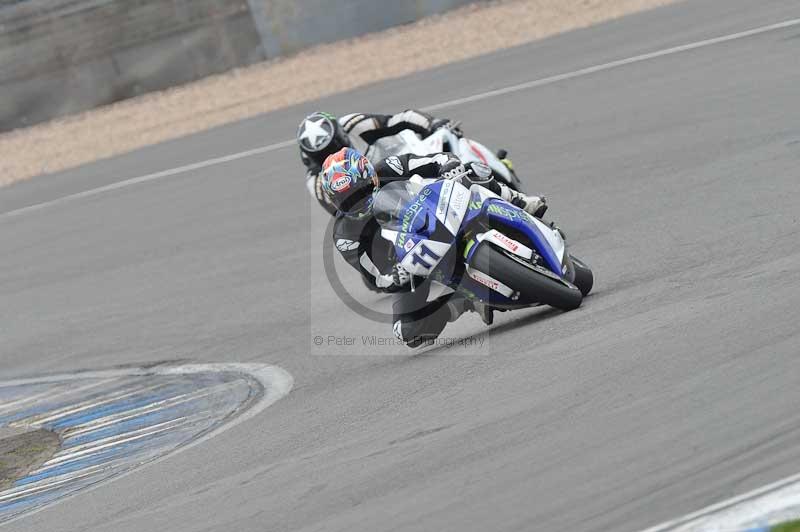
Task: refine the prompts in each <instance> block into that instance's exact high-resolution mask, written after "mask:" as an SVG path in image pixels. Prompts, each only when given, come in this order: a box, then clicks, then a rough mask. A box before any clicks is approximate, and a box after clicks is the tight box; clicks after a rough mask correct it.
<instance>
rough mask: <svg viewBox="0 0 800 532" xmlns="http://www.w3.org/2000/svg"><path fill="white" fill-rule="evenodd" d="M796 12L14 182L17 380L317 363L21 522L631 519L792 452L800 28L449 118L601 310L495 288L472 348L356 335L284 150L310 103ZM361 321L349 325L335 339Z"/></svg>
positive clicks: (10, 239) (407, 523)
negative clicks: (416, 346) (564, 256)
mask: <svg viewBox="0 0 800 532" xmlns="http://www.w3.org/2000/svg"><path fill="white" fill-rule="evenodd" d="M799 17H800V5H798V4H797V2H796V1H794V0H791V1H789V0H785V1H776V0H762V1H759V2H752V1H750V0H697V1H692V2H688V3H684V4H678V5H675V6H672V7H668V8H665V9H661V10H657V11H654V12H651V13H645V14H640V15H636V16H632V17H628V18H626V19H623V20H621V21H617V22H613V23H609V24H604V25H601V26H597V27H595V28H591V29H588V30H582V31H577V32H572V33H568V34H565V35H562V36H559V37H556V38H553V39H549V40H546V41H543V42H540V43H535V44H531V45H527V46H523V47H520V48H515V49H511V50H507V51H503V52H499V53H497V54H492V55H490V56H486V57H482V58H478V59H475V60H471V61H468V62H464V63H458V64H454V65H451V66H448V67H445V68H442V69H439V70H436V71H432V72H423V73H420V74H416V75H414V76H410V77H407V78H403V79H401V80H398V81H395V82H392V83H381V84H377V85H374V86H370V87H366V88H364V89H360V90H357V91H353V92H351V93H349V94H343V95H339V96H336V97H332V98H329V99H326V100H323V101H320V102H315V103H313V104H309V105H305V106H302V107H295V108H291V109H287V110H284V111H280V112H276V113H272V114H269V115H265V116H262V117H259V118H256V119H253V120H248V121H245V122H241V123H238V124H234V125H231V126H227V127H223V128H218V129H215V130H212V131H210V132H206V133H203V134H200V135H196V136H192V137H189V138H186V139H181V140H178V141H173V142H169V143H165V144H163V145H159V146H154V147H152V148H147V149H144V150H140V151H138V152H135V153H133V154H130V155H127V156H123V157H119V158H116V159H113V160H110V161H105V162H101V163H97V164H93V165H90V166H87V167H84V168H81V169H78V170H74V171H70V172H65V173H63V174H59V175H58V176H55V177H50V178H46V179H35V180H33V181H30V182H27V183H23V184H20V185H17V186H14V187H13V188H9V189H4V190H2V192H1V193H0V249H2V250H3V262H2V268H0V301H2V305H0V337H1V338H2V344H0V363H1V364H2V366H0V367H2V377H3V378H4V379H5V378H14V377H19V376H28V375H35V374H37V373H43V372H66V371H70V370H76V369H88V368H91V369H101V368H108V367H113V366H115V365H119V364H134V363H136V364H141V363H148V362H154V361H163V360H191V361H197V362H214V363H218V362H258V363H268V364H275V365H278V366H280V367H282V368H284V369H286V370H287V371H288V372H289V373H291V374H292V375H293V377H294V381H295V387H294V389H293V390H292V392H291V393H290V394H289V396H287V397H286V398H284V399H283V400H281V401H279V402H278V403H276V404H275V405H273V406H272V407H271V408H269V409H268V410H266V411H265V412H263V413H262V414H260V415H259V416H257V417H256V418H254V419H252V420H250V421H249V422H247V423H244V424H242V425H239V426H237V427H235V428H233V429H231V430H229V431H227V432H225V433H224V434H222V435H220V436H218V437H217V438H215V439H213V440H211V441H209V442H207V443H205V444H203V445H200V446H197V447H195V448H192V449H190V450H188V451H186V452H184V453H182V454H180V455H176V456H174V457H172V458H170V459H168V460H165V461H163V462H161V463H159V464H157V465H154V466H151V467H147V468H143V469H141V470H138V471H136V472H134V473H133V474H131V475H129V476H127V477H125V478H123V479H120V480H118V481H115V482H111V483H109V484H107V485H105V486H104V487H102V488H101V489H99V490H95V491H92V492H89V493H85V494H83V495H79V496H77V497H75V498H73V499H70V500H69V501H66V502H63V503H61V504H57V505H55V506H52V507H50V508H48V509H46V510H44V511H42V512H40V513H37V514H35V515H32V516H30V517H28V518H25V519H23V520H20V521H17V522H14V523H12V524H11V525H9V527H8V529H9V530H20V531H34V530H37V531H38V530H47V531H67V530H70V531H71V530H84V531H92V532H94V531H115V532H120V531H140V530H170V531H181V532H184V531H187V532H188V531H218V530H236V531H250V530H252V531H263V530H270V531H289V530H291V531H299V530H302V531H311V530H348V531H351V530H364V531H374V530H475V531H484V530H492V531H499V530H571V531H583V530H598V531H607V530H622V531H625V530H631V531H634V530H638V529H642V528H645V527H648V526H651V525H654V524H656V523H659V522H661V521H665V520H668V519H671V518H675V517H678V516H680V515H682V514H685V513H688V512H691V511H694V510H697V509H699V508H702V507H704V506H706V505H708V504H712V503H714V502H717V501H720V500H723V499H726V498H728V497H731V496H733V495H736V494H738V493H742V492H746V491H749V490H751V489H754V488H757V487H759V486H761V485H764V484H767V483H769V482H772V481H775V480H778V479H780V478H782V477H785V476H787V475H789V474H793V473H796V472H798V470H799V469H800V467H798V464H800V446H799V445H798V443H800V423H799V422H800V409H798V408H797V405H798V402H800V358H799V357H800V338H799V337H798V333H799V332H800V326H798V308H799V307H800V223H798V217H799V216H800V178H798V167H799V166H800V125H799V124H800V122H799V120H798V118H799V115H798V98H797V96H798V87H800V27H790V28H785V29H781V30H776V31H773V32H769V33H764V34H760V35H756V36H752V37H748V38H744V39H739V40H735V41H730V42H726V43H721V44H718V45H714V46H708V47H704V48H700V49H696V50H692V51H688V52H685V53H678V54H673V55H669V56H665V57H660V58H656V59H653V60H650V61H644V62H640V63H636V64H633V65H628V66H625V67H620V68H617V69H612V70H608V71H604V72H599V73H596V74H591V75H586V76H581V77H578V78H575V79H570V80H566V81H564V82H559V83H554V84H549V85H546V86H543V87H539V88H535V89H531V90H526V91H519V92H516V93H512V94H507V95H504V96H502V97H497V98H492V99H487V100H483V101H479V102H474V103H470V104H465V105H460V106H455V107H452V108H450V109H447V110H446V111H441V112H440V113H441V114H446V115H449V116H453V117H456V118H459V119H462V120H463V121H464V124H465V126H464V127H465V128H466V129H467V131H468V132H470V133H471V134H473V135H474V136H475V137H477V138H480V139H481V140H483V141H485V142H486V143H488V144H490V145H498V146H500V145H502V146H503V147H506V148H508V149H509V150H510V152H511V153H512V155H513V158H514V160H515V163H516V164H517V166H518V168H519V169H520V172H521V173H522V174H524V175H525V177H526V179H527V181H528V183H530V184H531V188H532V189H534V190H536V191H541V192H544V193H546V194H547V195H548V196H549V197H550V198H551V205H552V207H551V212H552V214H553V216H554V217H555V218H557V219H558V221H559V222H560V223H561V225H562V226H563V227H564V229H565V230H566V232H567V236H568V238H569V240H570V242H571V245H572V250H573V252H575V253H576V254H577V255H579V256H581V257H583V258H584V259H585V260H587V261H588V262H589V263H590V264H591V265H592V266H593V268H594V270H595V272H596V276H597V284H596V291H595V293H594V295H593V296H591V297H590V298H588V299H587V300H586V301H585V303H584V305H583V307H582V308H581V309H579V310H577V311H575V312H571V313H567V314H562V313H557V312H552V311H548V310H544V309H533V310H528V311H521V312H516V313H507V314H503V315H499V316H498V319H497V321H496V323H495V325H494V326H493V327H492V328H490V329H486V328H485V327H484V326H483V325H482V324H481V322H480V321H479V320H478V319H477V317H475V316H474V315H470V316H465V317H464V318H463V319H462V320H460V321H459V322H457V323H455V324H452V325H451V326H449V327H448V328H447V329H446V331H445V336H447V337H449V338H456V339H457V338H472V339H474V341H476V342H477V341H479V340H483V341H484V344H483V346H482V347H480V348H477V349H476V348H464V347H462V346H453V347H449V348H448V347H437V348H432V349H428V350H427V351H424V352H422V353H417V354H416V356H412V354H411V353H409V352H407V351H406V350H405V349H403V348H398V347H380V348H372V347H369V346H364V345H362V340H361V335H376V336H379V337H389V336H390V329H389V327H388V326H387V325H385V324H379V323H373V322H370V321H367V320H364V319H363V318H361V317H360V316H358V315H356V314H354V313H352V312H350V311H348V310H347V309H345V308H343V305H342V304H341V302H340V301H339V300H338V299H337V298H336V296H335V294H334V293H333V292H332V291H331V289H330V288H329V287H328V285H327V281H326V279H325V275H324V273H323V271H322V268H321V265H320V264H319V255H320V251H319V241H320V237H319V235H320V234H321V233H322V231H323V229H324V226H325V222H326V218H325V217H324V216H323V215H322V213H320V212H318V210H317V209H316V207H315V206H313V205H311V203H310V201H309V200H308V199H307V198H306V197H305V195H304V194H305V192H304V190H303V188H302V186H301V183H300V181H301V179H300V177H299V174H300V172H299V170H300V168H299V160H298V156H297V153H296V152H295V150H293V149H283V150H277V151H274V152H270V153H266V154H263V155H259V156H253V157H249V158H244V159H241V160H238V161H234V162H230V163H226V164H220V165H215V166H210V167H207V168H203V169H200V170H197V171H193V172H185V173H182V174H179V175H175V176H172V177H169V178H165V179H160V180H155V181H151V182H148V183H142V184H139V185H135V186H130V187H127V188H124V189H119V190H115V191H111V192H108V193H106V194H101V195H96V196H93V197H88V198H84V199H79V200H76V201H73V202H69V203H64V204H61V205H54V206H52V207H48V208H43V209H40V210H37V211H31V212H28V213H25V214H22V215H19V216H14V217H3V216H2V213H3V212H8V211H12V210H15V209H19V208H21V207H24V206H26V205H31V204H35V203H40V202H42V201H48V200H52V199H54V198H57V197H60V196H63V195H66V194H72V193H76V192H80V191H83V190H87V189H90V188H93V187H97V186H102V185H107V184H109V183H114V182H118V181H122V180H125V179H128V178H131V177H135V176H137V175H142V174H146V173H148V172H154V171H159V170H163V169H165V168H171V167H175V166H179V165H183V164H188V163H192V162H195V161H198V160H203V159H207V158H209V157H214V156H220V155H225V154H228V153H233V152H237V151H241V150H244V149H248V148H254V147H257V146H260V145H263V144H265V143H272V142H278V141H282V140H285V139H286V138H288V137H291V135H292V134H293V132H294V129H295V127H296V124H297V122H299V120H300V118H301V117H302V116H303V115H304V114H305V113H306V112H307V111H310V110H312V109H314V108H317V107H319V108H324V109H327V110H331V111H333V112H336V113H343V112H346V111H348V110H352V109H353V108H358V109H365V110H368V109H372V110H387V111H388V110H395V109H399V108H404V107H408V106H426V105H431V104H435V103H437V102H441V101H445V100H448V99H453V98H458V97H461V96H467V95H470V94H474V93H477V92H482V91H486V90H490V89H493V88H497V87H502V86H506V85H511V84H514V83H519V82H523V81H527V80H531V79H537V78H542V77H547V76H551V75H555V74H560V73H563V72H569V71H573V70H577V69H581V68H584V67H587V66H592V65H596V64H601V63H604V62H608V61H614V60H617V59H622V58H626V57H631V56H634V55H637V54H642V53H648V52H652V51H655V50H660V49H664V48H668V47H671V46H677V45H681V44H685V43H689V42H693V41H699V40H703V39H709V38H713V37H717V36H721V35H726V34H731V33H736V32H740V31H744V30H749V29H752V28H755V27H759V26H763V25H768V24H773V23H777V22H781V21H784V20H788V19H795V18H799ZM316 335H322V336H325V337H327V336H329V335H330V336H338V337H346V336H351V337H354V338H355V339H356V340H355V342H356V345H353V346H328V345H322V346H319V347H318V346H316V345H314V343H313V338H314V336H316Z"/></svg>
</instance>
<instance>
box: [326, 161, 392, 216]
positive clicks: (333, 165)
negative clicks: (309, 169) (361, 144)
mask: <svg viewBox="0 0 800 532" xmlns="http://www.w3.org/2000/svg"><path fill="white" fill-rule="evenodd" d="M378 184H379V181H378V176H377V174H376V173H375V167H374V166H372V163H371V162H369V160H368V159H367V158H366V157H364V156H363V155H361V154H360V153H359V152H358V151H356V150H354V149H352V148H343V149H341V150H339V151H338V152H336V153H334V154H333V155H330V156H329V157H328V158H327V159H325V162H324V163H323V165H322V189H323V190H324V191H325V194H327V195H328V197H329V198H330V199H331V203H333V204H334V205H336V208H337V209H339V211H341V212H342V213H343V214H345V215H347V216H350V217H354V218H362V217H365V216H368V215H369V214H370V213H371V209H372V193H373V192H374V190H375V187H377V186H378Z"/></svg>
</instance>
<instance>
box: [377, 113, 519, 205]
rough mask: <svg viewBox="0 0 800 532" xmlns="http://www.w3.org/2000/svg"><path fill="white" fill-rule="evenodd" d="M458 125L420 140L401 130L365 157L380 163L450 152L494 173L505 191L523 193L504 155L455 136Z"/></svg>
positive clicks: (463, 160) (475, 142)
mask: <svg viewBox="0 0 800 532" xmlns="http://www.w3.org/2000/svg"><path fill="white" fill-rule="evenodd" d="M458 126H459V124H458V123H454V124H452V125H449V126H445V127H441V128H439V129H437V130H436V131H434V132H433V133H432V134H431V135H430V136H429V137H426V138H420V137H419V136H418V135H417V134H416V133H414V132H413V131H411V130H408V129H406V130H404V131H401V132H400V133H398V134H397V135H392V136H390V137H384V138H382V139H379V140H378V141H376V142H375V143H374V144H373V145H372V146H370V148H369V150H367V153H366V154H365V155H366V156H367V158H368V159H369V160H370V161H373V162H375V161H381V160H383V159H386V158H387V157H391V156H392V155H405V154H408V153H413V154H414V155H431V154H433V153H441V152H450V153H452V154H454V155H455V156H456V157H458V158H459V159H460V160H461V161H462V162H464V163H471V162H480V163H484V164H486V165H488V166H489V167H491V169H492V170H493V171H494V174H495V176H496V178H497V179H498V180H500V181H501V182H502V183H503V184H505V185H507V186H508V187H510V188H512V189H514V190H517V191H520V192H521V191H522V182H521V181H520V179H519V177H517V174H516V172H514V170H513V168H512V167H511V165H510V164H506V163H504V162H503V159H505V157H506V155H507V154H506V153H505V152H504V151H501V152H499V153H498V154H495V153H493V152H492V151H491V150H490V149H489V148H487V147H486V146H484V145H483V144H481V143H480V142H478V141H476V140H472V139H468V138H465V137H463V136H461V135H460V134H459V133H458Z"/></svg>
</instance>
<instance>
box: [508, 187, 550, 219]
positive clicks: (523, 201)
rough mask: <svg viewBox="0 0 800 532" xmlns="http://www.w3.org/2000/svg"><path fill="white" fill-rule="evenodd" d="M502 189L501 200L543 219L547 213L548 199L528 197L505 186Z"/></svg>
mask: <svg viewBox="0 0 800 532" xmlns="http://www.w3.org/2000/svg"><path fill="white" fill-rule="evenodd" d="M501 189H502V190H501V194H500V197H501V198H503V199H504V200H506V201H507V202H509V203H510V204H512V205H514V206H516V207H519V208H520V209H522V210H523V211H525V212H527V213H528V214H531V215H533V216H535V217H536V218H541V217H542V216H544V213H545V212H547V199H546V198H545V197H544V196H541V197H539V196H526V195H525V194H523V193H522V192H517V191H516V190H513V189H511V188H509V187H507V186H505V185H501Z"/></svg>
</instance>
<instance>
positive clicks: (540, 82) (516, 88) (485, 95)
mask: <svg viewBox="0 0 800 532" xmlns="http://www.w3.org/2000/svg"><path fill="white" fill-rule="evenodd" d="M798 25H800V19H792V20H786V21H783V22H778V23H776V24H770V25H769V26H761V27H759V28H754V29H751V30H747V31H741V32H738V33H731V34H729V35H723V36H721V37H715V38H713V39H705V40H702V41H697V42H693V43H689V44H684V45H682V46H674V47H672V48H665V49H663V50H659V51H656V52H651V53H647V54H641V55H636V56H633V57H629V58H627V59H620V60H617V61H611V62H610V63H603V64H601V65H595V66H592V67H587V68H582V69H580V70H575V71H573V72H567V73H565V74H559V75H556V76H550V77H546V78H541V79H537V80H532V81H527V82H525V83H519V84H517V85H511V86H508V87H504V88H500V89H495V90H491V91H486V92H481V93H478V94H473V95H472V96H466V97H463V98H456V99H453V100H449V101H446V102H442V103H437V104H435V105H430V106H428V107H423V108H422V110H423V111H438V110H441V109H447V108H450V107H456V106H458V105H464V104H467V103H472V102H477V101H481V100H486V99H489V98H494V97H497V96H502V95H504V94H511V93H514V92H520V91H524V90H528V89H533V88H537V87H543V86H545V85H550V84H553V83H558V82H560V81H565V80H569V79H575V78H578V77H581V76H587V75H589V74H595V73H597V72H603V71H605V70H611V69H615V68H619V67H622V66H626V65H632V64H634V63H641V62H643V61H649V60H651V59H657V58H659V57H664V56H668V55H674V54H679V53H682V52H688V51H690V50H696V49H698V48H705V47H707V46H713V45H715V44H721V43H725V42H730V41H735V40H738V39H744V38H747V37H752V36H754V35H760V34H762V33H768V32H771V31H776V30H781V29H785V28H790V27H792V26H798ZM295 144H296V141H295V140H294V139H292V140H285V141H283V142H278V143H275V144H270V145H268V146H262V147H260V148H255V149H252V150H246V151H242V152H238V153H233V154H231V155H225V156H222V157H216V158H213V159H207V160H205V161H200V162H197V163H192V164H187V165H184V166H178V167H175V168H171V169H169V170H164V171H161V172H156V173H153V174H147V175H144V176H140V177H134V178H131V179H126V180H124V181H119V182H117V183H112V184H110V185H105V186H102V187H98V188H93V189H90V190H85V191H83V192H77V193H75V194H70V195H68V196H63V197H61V198H56V199H54V200H50V201H45V202H42V203H37V204H35V205H30V206H28V207H22V208H20V209H15V210H13V211H8V212H6V213H2V214H0V219H2V218H11V217H14V216H20V215H22V214H26V213H29V212H34V211H38V210H41V209H44V208H46V207H52V206H54V205H60V204H62V203H67V202H70V201H74V200H77V199H82V198H88V197H91V196H96V195H98V194H102V193H105V192H110V191H112V190H119V189H122V188H126V187H129V186H132V185H138V184H139V183H146V182H148V181H155V180H157V179H162V178H165V177H171V176H175V175H179V174H183V173H186V172H191V171H192V170H199V169H201V168H207V167H209V166H215V165H218V164H224V163H228V162H231V161H236V160H239V159H244V158H247V157H252V156H255V155H262V154H264V153H269V152H273V151H277V150H280V149H283V148H288V147H290V146H294V145H295Z"/></svg>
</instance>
